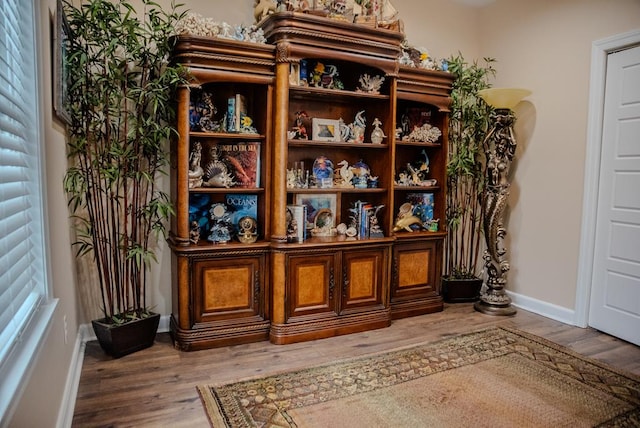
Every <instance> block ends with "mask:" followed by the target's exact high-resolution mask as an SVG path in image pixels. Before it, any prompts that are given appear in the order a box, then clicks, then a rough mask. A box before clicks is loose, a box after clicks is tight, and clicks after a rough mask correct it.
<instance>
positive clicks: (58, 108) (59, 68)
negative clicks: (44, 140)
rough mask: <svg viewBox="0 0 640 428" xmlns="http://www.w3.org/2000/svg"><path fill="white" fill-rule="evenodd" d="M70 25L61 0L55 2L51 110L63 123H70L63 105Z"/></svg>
mask: <svg viewBox="0 0 640 428" xmlns="http://www.w3.org/2000/svg"><path fill="white" fill-rule="evenodd" d="M70 35H71V27H69V22H68V21H67V16H66V15H65V13H64V7H63V5H62V0H58V1H57V2H56V17H55V34H54V43H53V58H54V66H53V110H54V112H55V115H56V117H57V118H58V119H59V120H60V121H62V122H63V123H64V124H66V125H68V124H70V123H71V114H70V113H69V111H68V110H67V108H66V107H65V104H66V101H67V97H68V84H69V71H68V70H67V65H66V56H67V43H68V40H69V37H70Z"/></svg>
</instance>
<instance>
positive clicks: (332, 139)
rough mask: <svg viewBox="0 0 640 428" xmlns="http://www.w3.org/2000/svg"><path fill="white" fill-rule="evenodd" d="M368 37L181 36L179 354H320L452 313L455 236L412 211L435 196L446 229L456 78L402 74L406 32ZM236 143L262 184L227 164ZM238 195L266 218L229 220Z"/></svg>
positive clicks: (347, 28) (304, 33)
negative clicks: (444, 271) (231, 199)
mask: <svg viewBox="0 0 640 428" xmlns="http://www.w3.org/2000/svg"><path fill="white" fill-rule="evenodd" d="M368 24H369V23H366V22H365V23H360V24H353V23H349V22H344V21H340V20H335V19H329V18H325V17H322V16H318V15H316V14H314V13H298V12H284V11H276V12H275V13H273V14H270V15H268V16H262V17H261V20H260V23H259V25H258V31H262V32H263V33H264V36H265V38H266V39H267V42H268V43H267V44H265V45H259V44H246V43H239V42H236V41H232V40H218V39H216V38H198V37H191V36H179V43H178V44H177V49H176V55H175V58H174V60H175V61H179V62H181V63H183V64H185V66H187V67H188V69H189V71H190V72H192V78H193V81H192V84H191V86H190V87H185V88H182V89H181V90H180V91H178V93H177V95H176V100H177V105H178V116H179V119H178V131H179V134H180V136H179V138H178V141H177V142H176V144H175V145H172V153H173V156H174V159H173V160H172V161H173V162H172V166H174V169H172V174H171V178H172V188H173V194H174V197H175V201H176V216H175V218H174V219H173V220H172V234H171V237H170V240H169V242H170V245H171V249H172V253H173V268H172V273H173V275H174V280H173V282H174V299H173V314H172V318H171V333H172V336H173V337H174V341H175V344H176V346H177V347H178V348H179V349H187V350H192V349H202V348H206V347H213V346H221V345H228V344H238V343H244V342H248V341H253V340H261V339H265V338H267V337H268V338H269V340H271V341H272V342H273V343H276V344H286V343H292V342H298V341H303V340H313V339H319V338H323V337H329V336H333V335H337V334H348V333H353V332H357V331H364V330H369V329H374V328H382V327H386V326H388V325H389V324H390V322H391V319H392V318H398V317H403V316H410V315H417V314H423V313H428V312H434V311H438V310H441V309H442V307H443V306H442V298H441V296H440V294H439V278H440V272H439V270H440V265H439V260H440V259H441V258H442V242H443V238H444V231H443V230H438V231H437V232H434V231H429V230H428V229H427V228H425V227H424V226H425V225H426V223H427V221H429V216H431V211H430V210H429V208H427V204H426V203H425V204H418V203H417V201H418V199H420V200H422V201H425V200H426V201H427V202H430V201H431V199H430V198H431V196H427V195H426V194H430V195H432V196H433V204H432V205H431V206H432V207H433V220H432V223H433V222H434V221H435V220H440V221H439V224H440V225H443V224H445V219H444V199H443V196H444V194H445V191H446V188H445V186H446V181H445V180H444V177H445V175H444V174H445V168H446V148H447V137H448V136H447V132H446V129H447V126H446V125H447V114H448V106H449V103H450V99H449V91H450V88H451V80H452V78H450V76H448V75H447V73H444V72H433V71H427V70H417V69H416V70H413V69H409V68H408V67H405V66H403V65H401V64H400V60H399V58H400V57H401V55H402V42H403V40H404V39H405V36H404V34H403V33H402V32H401V31H400V30H399V29H398V28H394V29H391V28H387V27H382V26H377V25H368ZM374 24H375V23H374ZM231 100H233V101H231ZM230 101H231V102H230ZM212 106H213V107H212ZM243 106H244V107H243ZM190 108H191V110H192V114H190V113H189V109H190ZM244 111H246V113H245V114H244V115H243V114H242V113H240V114H238V112H244ZM403 115H406V116H407V118H406V119H404V122H406V123H408V124H409V125H408V126H409V128H411V127H413V128H415V130H416V132H415V133H413V134H412V133H411V132H409V133H406V134H405V133H403V130H402V129H403V128H402V124H403ZM225 117H227V118H226V119H225ZM228 117H233V118H234V120H233V126H232V127H229V124H230V122H229V120H228ZM243 117H244V118H249V119H250V121H249V120H246V121H244V120H243ZM203 118H204V120H203ZM412 124H413V125H412ZM243 125H245V126H247V127H246V128H245V129H242V126H243ZM427 125H428V126H430V127H431V128H428V127H427ZM249 126H250V127H249ZM399 127H400V128H401V129H400V131H398V128H399ZM239 128H240V131H241V132H238V130H239ZM437 131H440V135H437V133H438V132H437ZM405 137H406V138H405ZM234 145H235V146H239V145H246V146H245V147H251V146H253V145H255V147H256V148H257V147H258V146H259V148H260V150H259V156H257V159H259V162H258V163H257V166H258V167H259V168H258V170H259V173H258V172H256V180H255V181H256V182H255V184H253V179H251V178H250V179H249V180H244V181H242V180H241V178H240V177H238V176H236V175H235V174H236V173H238V170H235V171H234V170H233V168H232V165H231V164H230V163H228V162H225V157H226V156H227V155H225V153H227V151H226V150H224V149H225V148H226V147H227V146H234ZM255 152H257V150H256V151H255ZM190 158H192V159H191V160H190ZM233 158H234V159H235V160H238V158H237V157H236V155H234V156H233ZM238 163H240V164H241V165H242V166H243V169H244V168H245V164H243V163H242V162H238ZM223 166H224V167H223ZM225 168H226V169H225ZM205 170H206V171H207V172H208V175H207V176H206V177H205V175H204V174H205ZM245 172H246V171H245ZM401 173H402V174H403V175H402V176H400V174H401ZM246 175H247V176H249V177H251V174H246ZM244 178H246V177H244ZM199 180H201V181H199ZM205 183H206V185H205ZM239 184H242V185H244V186H246V187H240V186H239ZM218 186H219V187H218ZM228 195H235V197H237V196H240V197H241V198H242V199H249V200H251V201H252V203H253V202H255V204H256V206H257V211H256V215H255V217H254V216H253V213H250V214H249V215H242V216H241V218H237V219H235V221H234V219H233V218H234V217H233V213H234V210H233V209H232V207H231V206H230V204H228V203H227V196H228ZM418 195H420V196H418ZM416 206H417V208H416ZM305 210H306V211H307V213H306V215H305V213H304V211H305ZM400 212H402V213H405V214H407V216H406V218H405V220H403V221H404V222H407V221H409V220H412V221H413V219H410V218H409V217H413V218H416V219H418V220H419V222H420V225H421V226H420V227H415V226H416V224H414V223H411V222H409V224H406V225H405V224H404V223H398V222H397V220H398V214H399V213H400ZM251 220H255V221H251ZM404 226H407V227H404ZM432 230H433V229H432ZM305 234H306V236H305ZM254 239H255V241H254ZM194 241H196V242H194Z"/></svg>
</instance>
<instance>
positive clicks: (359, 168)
mask: <svg viewBox="0 0 640 428" xmlns="http://www.w3.org/2000/svg"><path fill="white" fill-rule="evenodd" d="M352 170H353V174H354V177H353V185H354V186H355V187H356V188H358V189H366V188H367V187H368V182H367V181H368V179H369V176H370V175H371V169H369V165H367V164H366V163H364V162H363V161H362V160H360V161H358V162H356V163H354V164H353V166H352Z"/></svg>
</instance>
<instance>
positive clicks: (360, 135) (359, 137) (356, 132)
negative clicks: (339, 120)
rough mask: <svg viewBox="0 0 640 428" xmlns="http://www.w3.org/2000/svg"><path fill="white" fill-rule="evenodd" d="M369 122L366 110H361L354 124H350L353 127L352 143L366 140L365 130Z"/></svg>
mask: <svg viewBox="0 0 640 428" xmlns="http://www.w3.org/2000/svg"><path fill="white" fill-rule="evenodd" d="M366 124H367V119H366V118H365V116H364V110H361V111H359V112H358V113H357V114H356V117H355V119H354V121H353V123H352V124H350V125H349V128H350V129H351V139H350V140H349V142H351V143H363V142H364V130H365V127H366Z"/></svg>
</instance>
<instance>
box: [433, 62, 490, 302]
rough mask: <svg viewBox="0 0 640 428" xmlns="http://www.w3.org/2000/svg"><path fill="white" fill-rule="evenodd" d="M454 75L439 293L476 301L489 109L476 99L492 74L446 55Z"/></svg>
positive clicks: (485, 65)
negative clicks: (444, 234) (445, 217)
mask: <svg viewBox="0 0 640 428" xmlns="http://www.w3.org/2000/svg"><path fill="white" fill-rule="evenodd" d="M448 61H449V70H450V72H451V73H452V74H453V75H454V76H455V80H454V81H453V88H452V91H451V98H452V103H451V114H450V120H449V153H448V161H447V191H448V192H447V198H446V199H447V206H446V216H447V237H446V240H445V264H444V265H445V272H444V275H443V279H442V293H443V297H444V299H445V301H448V302H462V301H472V300H476V299H477V298H478V296H479V293H480V289H481V287H482V278H481V277H480V275H479V274H480V271H479V268H478V262H479V256H480V254H481V252H482V250H483V247H482V245H481V244H482V243H483V242H484V241H483V239H482V219H483V215H484V212H483V204H482V193H483V188H484V181H485V170H484V151H483V147H482V144H483V141H484V139H485V135H486V133H487V129H488V124H489V116H490V113H491V108H490V107H489V106H488V105H487V104H486V103H485V102H484V101H483V100H482V99H481V98H480V97H479V96H478V91H479V90H481V89H485V88H488V87H489V86H490V85H489V82H488V79H489V78H490V77H492V76H494V75H495V69H494V68H493V63H494V62H495V60H494V59H492V58H484V60H483V63H482V64H479V63H478V62H477V61H474V62H473V63H471V64H469V63H467V62H466V61H465V59H464V58H463V57H462V55H461V54H458V55H457V56H453V57H451V58H450V59H449V60H448Z"/></svg>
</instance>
